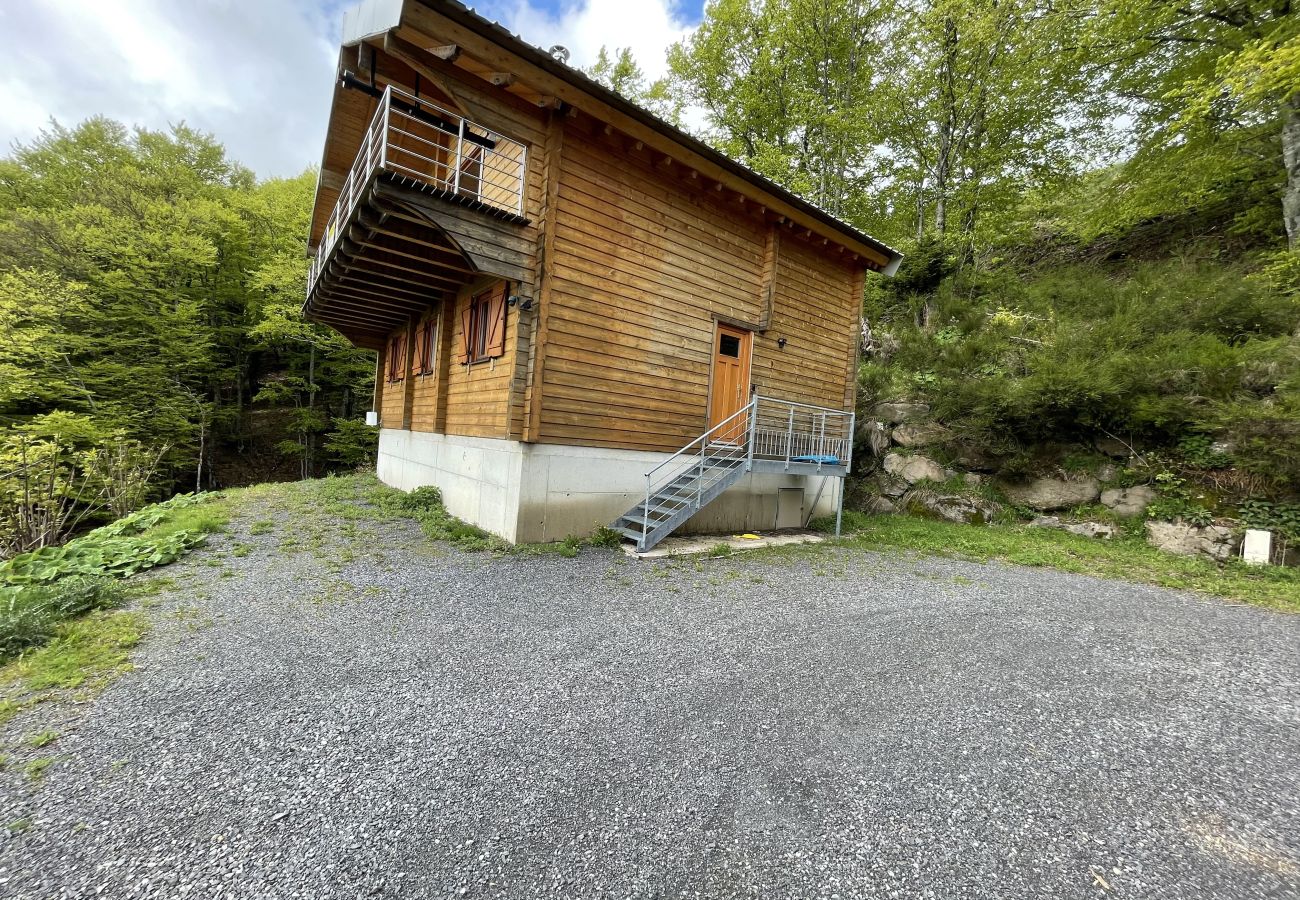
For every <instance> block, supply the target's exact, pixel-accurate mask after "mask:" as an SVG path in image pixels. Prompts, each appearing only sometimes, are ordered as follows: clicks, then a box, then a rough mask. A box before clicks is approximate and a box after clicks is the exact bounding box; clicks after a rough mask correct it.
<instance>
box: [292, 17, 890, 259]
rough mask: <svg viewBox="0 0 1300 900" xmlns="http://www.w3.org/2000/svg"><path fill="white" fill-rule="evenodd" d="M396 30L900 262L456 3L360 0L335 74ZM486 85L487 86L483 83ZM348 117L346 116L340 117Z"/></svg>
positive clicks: (795, 222) (866, 252)
mask: <svg viewBox="0 0 1300 900" xmlns="http://www.w3.org/2000/svg"><path fill="white" fill-rule="evenodd" d="M398 31H400V32H402V33H404V34H407V35H408V36H410V35H413V34H415V35H421V36H424V37H427V38H430V39H433V38H436V39H437V41H438V42H439V43H442V44H449V45H456V46H457V47H461V48H463V49H464V50H465V52H466V53H468V54H470V55H471V56H473V57H475V58H477V59H479V60H481V61H483V62H485V63H487V64H488V65H490V66H492V67H493V68H494V69H499V70H501V71H502V72H509V73H512V74H514V75H517V76H518V78H519V79H520V80H521V81H522V82H527V83H528V84H529V85H531V86H533V87H535V88H536V89H537V90H538V91H539V92H543V93H545V94H546V95H548V96H550V97H554V98H555V100H556V101H561V102H563V103H564V104H565V105H567V106H569V107H571V108H574V109H577V110H579V111H581V112H584V113H587V114H589V115H591V116H594V117H596V118H598V119H600V120H601V121H604V122H606V123H608V124H609V125H610V126H612V127H613V128H616V129H618V130H619V131H621V132H623V133H625V134H627V135H628V136H630V137H631V138H633V139H635V140H637V141H641V142H644V144H645V145H646V146H647V147H650V148H653V149H654V150H655V151H656V152H659V153H662V154H664V155H665V156H666V157H669V158H671V159H674V160H676V161H679V162H680V163H682V164H683V165H685V166H688V167H690V168H692V169H694V170H696V171H698V172H699V174H700V175H702V176H704V177H706V178H709V179H712V180H713V181H714V182H716V183H717V184H718V185H720V186H725V187H726V188H727V189H729V190H732V191H735V192H736V193H737V194H740V195H741V196H743V197H745V198H747V199H748V200H752V201H754V202H755V203H758V204H760V205H762V206H763V207H765V208H766V209H768V210H771V211H772V212H773V213H774V214H775V215H777V216H779V217H781V218H784V219H785V220H787V221H788V223H789V224H790V225H791V226H796V227H799V228H800V229H804V230H806V231H807V232H808V234H809V235H812V234H816V235H817V236H818V237H820V238H823V239H825V240H826V241H830V242H833V243H834V244H835V245H837V246H840V247H843V248H845V249H846V250H848V251H851V252H853V253H855V254H857V255H858V256H860V257H862V258H863V259H865V260H866V261H867V265H868V266H869V267H870V268H872V269H876V270H877V271H880V272H882V273H883V274H885V275H893V274H894V273H895V272H896V271H897V270H898V266H899V264H900V263H901V261H902V258H903V256H902V254H901V253H900V252H899V251H897V250H895V249H893V248H892V247H890V246H888V245H887V244H885V243H884V242H882V241H879V240H877V239H876V238H873V237H872V236H871V235H869V234H866V233H865V232H863V231H861V230H859V229H857V228H855V227H854V226H852V225H850V224H849V223H847V222H845V221H843V220H842V219H840V218H838V217H836V216H834V215H832V214H831V213H829V212H827V211H825V210H823V209H821V208H820V207H818V206H817V205H815V204H813V203H811V202H809V201H808V200H805V199H804V198H802V197H799V196H798V195H796V194H793V193H791V192H790V191H788V190H786V189H785V188H783V187H781V186H780V185H778V184H777V183H776V182H774V181H772V180H771V179H769V178H766V177H765V176H763V175H760V174H759V173H757V172H755V171H754V170H752V169H750V168H749V167H748V166H745V165H743V164H742V163H739V162H737V161H736V160H734V159H731V158H730V157H728V156H727V155H725V154H723V153H721V152H719V151H718V150H716V149H714V148H713V147H710V146H709V145H708V144H706V143H704V142H703V141H701V140H699V139H697V138H695V137H692V136H691V135H689V134H687V133H686V132H684V131H682V130H681V129H679V128H676V127H675V126H673V125H671V124H669V123H668V122H665V121H663V120H662V119H660V118H658V117H657V116H655V115H653V114H652V113H650V112H647V111H646V110H644V109H642V108H641V107H639V106H637V105H636V104H634V103H632V102H631V101H629V100H627V99H626V98H625V97H622V96H621V95H619V94H617V93H615V92H614V91H611V90H609V89H608V88H605V87H604V86H603V85H601V84H599V83H598V82H596V81H593V80H592V79H590V78H588V77H587V76H586V75H585V74H584V73H582V72H581V71H580V70H578V69H576V68H573V67H571V66H568V65H566V64H565V63H562V62H560V61H559V60H557V59H555V58H554V57H552V56H551V55H550V54H549V53H547V52H546V51H544V50H542V49H541V48H539V47H536V46H533V45H532V44H529V43H527V42H526V41H524V40H523V39H521V38H520V37H518V36H516V35H514V34H511V33H510V32H509V31H507V30H506V29H505V28H503V27H502V26H500V25H498V24H496V23H495V22H491V21H489V20H487V19H485V18H483V17H482V16H480V15H478V14H477V13H475V12H474V11H473V10H471V9H469V8H468V7H466V6H464V5H462V4H460V3H457V2H454V0H363V2H362V3H360V4H359V5H357V6H355V7H353V8H352V9H350V10H348V11H347V12H346V13H345V14H344V24H343V33H342V45H343V49H342V51H341V55H340V69H341V68H343V64H344V59H345V57H346V55H347V54H348V53H349V52H351V53H353V54H355V52H356V51H355V50H353V51H349V49H348V48H351V47H356V45H358V44H361V43H363V42H373V43H376V44H382V39H383V37H384V36H385V35H389V34H396V33H397V32H398ZM484 84H485V86H488V83H487V82H484ZM347 93H351V92H345V91H344V90H343V89H342V88H341V87H336V90H335V97H334V103H333V105H332V107H331V112H330V126H329V128H330V132H331V133H333V132H334V131H335V129H336V126H337V125H338V122H339V119H340V114H341V106H340V104H344V105H346V104H348V103H349V101H351V102H352V104H353V105H358V104H359V98H347V97H345V96H344V95H345V94H347ZM357 112H360V110H359V109H358V110H357ZM352 114H353V113H352V112H351V111H350V110H349V111H348V112H347V113H346V114H344V118H345V119H346V117H347V115H352ZM331 145H332V142H331V140H330V139H328V138H327V141H326V152H325V158H324V159H323V160H322V165H321V174H320V181H319V182H318V186H317V207H318V208H317V210H316V215H315V217H314V221H313V236H312V237H313V240H312V243H313V244H314V243H315V240H316V239H317V238H318V237H319V235H318V231H319V226H320V222H321V221H323V217H322V216H321V215H320V213H321V208H320V207H321V204H322V202H326V203H332V202H333V200H332V199H331V196H330V195H331V191H330V188H331V185H330V183H329V181H330V179H331V178H334V177H337V176H336V174H335V173H336V171H337V169H338V166H337V165H335V166H331V162H332V161H331V159H330V147H331ZM334 162H337V161H334ZM318 220H319V221H318Z"/></svg>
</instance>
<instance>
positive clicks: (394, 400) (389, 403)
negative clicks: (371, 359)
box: [378, 325, 410, 428]
mask: <svg viewBox="0 0 1300 900" xmlns="http://www.w3.org/2000/svg"><path fill="white" fill-rule="evenodd" d="M405 331H406V326H404V325H403V326H402V327H400V328H395V329H394V330H393V331H391V332H390V333H389V335H388V340H387V341H386V342H385V344H384V348H383V349H382V350H380V351H379V369H378V371H379V373H380V377H381V378H383V379H384V388H383V394H382V396H381V398H380V404H379V421H380V424H381V425H382V426H383V427H384V428H401V427H402V405H403V402H404V394H405V391H406V377H410V376H405V377H404V378H403V379H402V380H401V381H394V380H392V377H391V374H390V373H391V371H392V370H391V368H390V366H391V355H390V354H391V353H392V351H393V338H395V337H398V336H399V335H401V334H403V333H404V332H405Z"/></svg>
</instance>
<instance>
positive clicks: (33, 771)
mask: <svg viewBox="0 0 1300 900" xmlns="http://www.w3.org/2000/svg"><path fill="white" fill-rule="evenodd" d="M52 765H54V757H53V756H38V757H36V758H35V759H29V760H27V762H25V763H23V774H24V775H26V776H27V777H28V778H30V779H31V780H32V781H40V780H41V779H42V778H44V777H45V770H46V769H48V768H49V767H50V766H52Z"/></svg>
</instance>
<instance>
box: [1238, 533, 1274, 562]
mask: <svg viewBox="0 0 1300 900" xmlns="http://www.w3.org/2000/svg"><path fill="white" fill-rule="evenodd" d="M1241 558H1242V559H1243V560H1244V561H1245V562H1248V563H1250V564H1251V565H1252V566H1266V565H1268V564H1269V563H1270V562H1272V558H1273V532H1271V531H1264V530H1262V529H1259V528H1247V529H1246V537H1245V538H1244V539H1242V542H1241Z"/></svg>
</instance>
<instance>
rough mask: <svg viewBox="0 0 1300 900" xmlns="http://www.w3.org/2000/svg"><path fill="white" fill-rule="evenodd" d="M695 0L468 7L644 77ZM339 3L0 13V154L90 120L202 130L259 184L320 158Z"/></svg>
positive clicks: (61, 3) (114, 4)
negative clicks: (622, 57) (0, 64)
mask: <svg viewBox="0 0 1300 900" xmlns="http://www.w3.org/2000/svg"><path fill="white" fill-rule="evenodd" d="M702 3H703V0H481V2H478V3H476V4H471V5H476V7H477V9H478V11H479V13H481V14H482V15H485V16H487V17H488V18H491V19H495V20H496V21H499V22H501V23H503V24H504V25H506V26H507V27H509V28H510V30H511V31H513V32H515V33H517V34H519V35H521V36H523V38H524V39H525V40H527V41H529V42H531V43H533V44H537V45H539V46H542V47H549V46H551V45H552V44H563V45H564V46H566V47H568V48H569V49H570V50H571V51H572V53H573V56H572V58H571V60H570V62H571V63H572V64H576V65H579V66H586V65H590V64H591V63H592V62H593V61H594V60H595V58H596V54H597V52H598V51H599V50H600V47H601V45H602V44H604V45H608V46H609V47H611V48H613V47H624V46H627V47H631V48H632V51H633V54H634V55H635V56H636V58H637V60H638V62H640V63H641V65H642V67H643V68H644V69H645V70H646V72H647V73H648V74H650V75H652V76H655V75H659V74H662V73H663V70H664V50H665V49H666V48H667V46H668V45H669V44H671V43H672V42H673V41H675V40H677V39H679V38H680V37H681V36H682V35H684V34H686V33H688V32H689V31H690V29H691V28H692V27H693V26H694V25H695V24H696V23H697V22H698V20H699V17H700V7H701V5H702ZM349 5H351V3H350V0H25V2H21V3H9V2H5V3H2V4H0V59H4V61H5V71H4V72H3V73H0V96H3V97H4V100H3V102H0V148H4V149H7V148H9V147H10V146H11V145H12V144H13V143H14V142H24V141H29V140H31V139H32V138H33V137H34V136H35V135H36V134H37V133H38V132H39V131H40V129H41V128H42V127H44V126H45V125H46V124H47V123H48V122H49V121H50V119H56V120H58V121H59V122H60V123H62V124H65V125H72V124H75V123H77V122H79V121H81V120H82V119H85V118H87V117H89V116H92V115H96V114H102V115H106V116H109V117H110V118H114V119H117V120H119V121H122V122H126V123H129V124H133V125H143V126H147V127H150V128H166V127H167V126H168V125H169V124H171V123H175V122H180V121H184V122H186V123H187V124H189V125H191V126H193V127H196V128H200V129H202V130H204V131H208V132H211V133H212V134H214V135H216V137H217V138H218V139H219V140H220V141H222V142H223V143H224V144H225V145H226V147H227V149H228V150H229V152H230V154H231V155H232V156H233V157H234V158H236V159H238V160H239V161H241V162H243V163H244V164H245V165H247V166H249V167H251V168H252V169H253V170H254V171H255V172H257V173H258V175H260V176H264V177H268V176H278V175H293V174H296V173H298V172H300V171H302V169H303V168H305V167H306V166H308V165H312V164H314V163H316V162H318V161H319V159H320V149H321V143H322V141H323V136H324V129H325V118H326V115H327V113H328V110H329V95H330V87H331V82H332V78H333V73H334V64H335V60H336V57H337V54H338V35H339V29H340V24H341V21H342V10H343V9H345V8H346V7H347V6H349Z"/></svg>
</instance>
